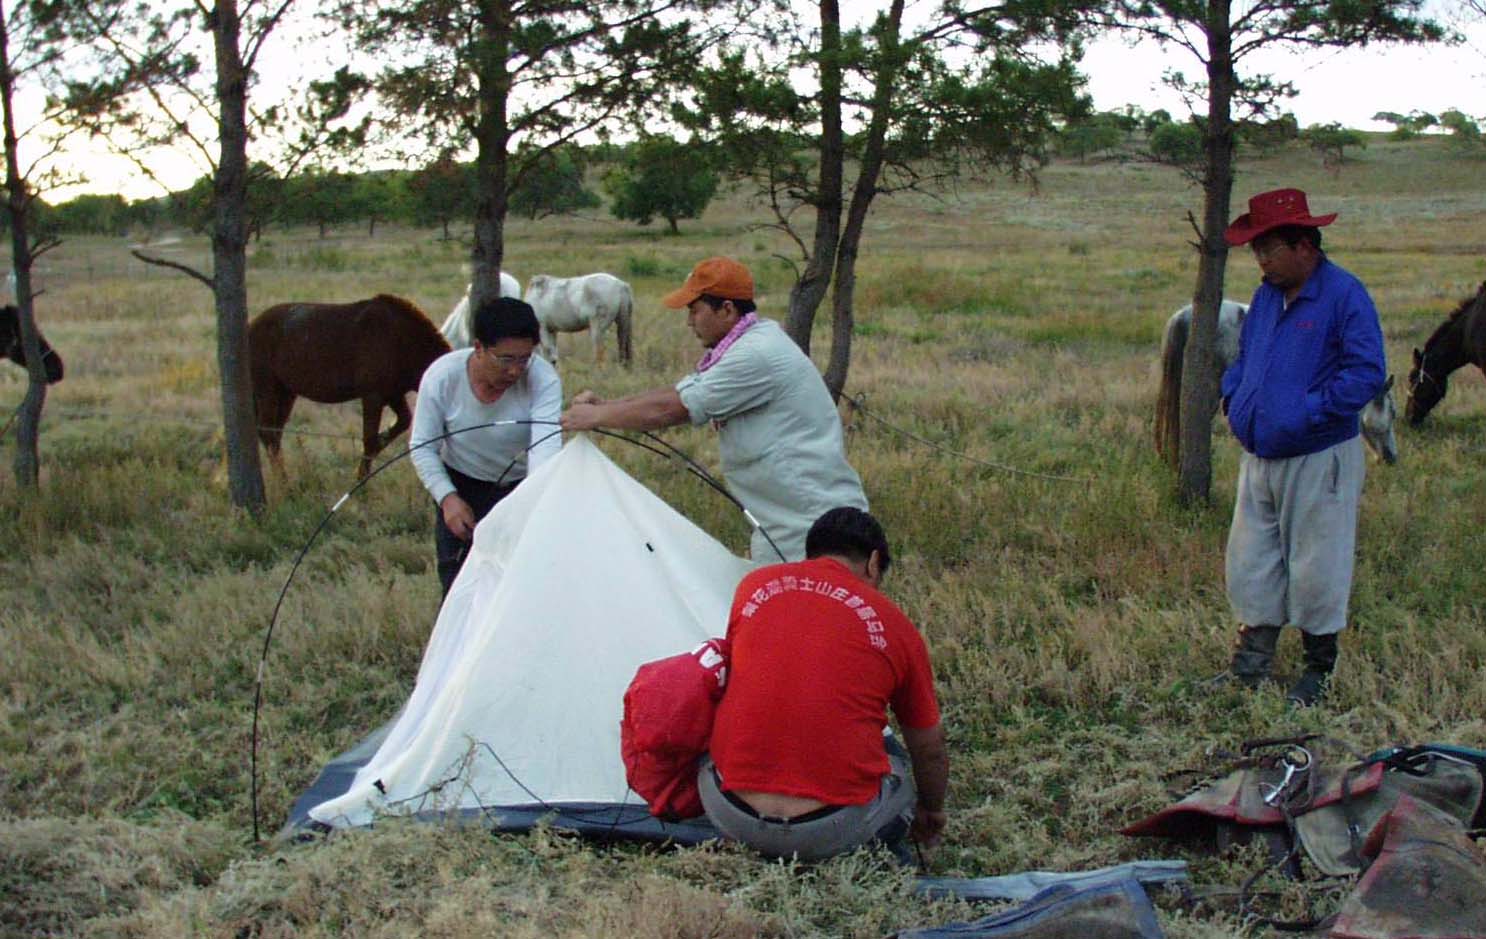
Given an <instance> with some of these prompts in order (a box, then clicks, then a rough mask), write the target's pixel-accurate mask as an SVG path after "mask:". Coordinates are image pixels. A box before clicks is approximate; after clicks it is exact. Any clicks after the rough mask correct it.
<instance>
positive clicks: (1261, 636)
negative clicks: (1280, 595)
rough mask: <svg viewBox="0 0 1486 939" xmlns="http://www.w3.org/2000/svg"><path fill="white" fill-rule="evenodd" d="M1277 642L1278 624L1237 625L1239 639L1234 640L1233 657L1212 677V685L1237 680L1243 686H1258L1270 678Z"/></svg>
mask: <svg viewBox="0 0 1486 939" xmlns="http://www.w3.org/2000/svg"><path fill="white" fill-rule="evenodd" d="M1279 642H1280V627H1278V626H1239V628H1238V641H1237V642H1235V643H1234V644H1233V661H1232V662H1231V663H1230V664H1229V666H1228V671H1226V672H1224V673H1223V674H1221V675H1218V676H1217V677H1216V678H1214V679H1213V681H1212V684H1213V685H1214V686H1219V687H1220V686H1223V685H1229V684H1233V683H1234V682H1237V683H1238V684H1240V685H1243V686H1244V687H1245V688H1258V687H1259V686H1260V685H1262V684H1264V683H1265V682H1266V681H1268V680H1269V673H1270V669H1271V668H1272V667H1273V666H1274V650H1275V647H1276V646H1277V645H1279Z"/></svg>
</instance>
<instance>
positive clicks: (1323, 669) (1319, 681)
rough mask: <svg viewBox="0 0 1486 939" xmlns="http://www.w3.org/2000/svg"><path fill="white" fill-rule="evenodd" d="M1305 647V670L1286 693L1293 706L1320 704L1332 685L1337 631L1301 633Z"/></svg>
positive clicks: (1302, 706)
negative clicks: (1319, 634)
mask: <svg viewBox="0 0 1486 939" xmlns="http://www.w3.org/2000/svg"><path fill="white" fill-rule="evenodd" d="M1300 640H1301V643H1302V644H1303V645H1304V647H1305V671H1304V672H1302V673H1301V675H1300V678H1299V679H1298V680H1297V681H1296V682H1295V686H1294V687H1292V688H1291V689H1290V693H1289V694H1287V695H1285V700H1286V702H1288V703H1289V704H1290V706H1291V707H1297V708H1308V707H1313V706H1315V705H1316V704H1319V703H1320V701H1321V699H1322V698H1324V697H1326V691H1327V689H1328V688H1329V687H1330V686H1331V672H1332V670H1333V669H1335V668H1336V654H1337V647H1336V633H1329V634H1327V635H1325V636H1312V635H1311V634H1310V633H1301V634H1300Z"/></svg>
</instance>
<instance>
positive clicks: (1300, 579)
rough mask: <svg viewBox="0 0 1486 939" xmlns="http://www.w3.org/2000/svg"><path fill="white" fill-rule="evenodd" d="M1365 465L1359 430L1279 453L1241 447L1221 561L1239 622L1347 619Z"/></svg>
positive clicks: (1335, 627)
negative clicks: (1319, 446)
mask: <svg viewBox="0 0 1486 939" xmlns="http://www.w3.org/2000/svg"><path fill="white" fill-rule="evenodd" d="M1364 470H1365V464H1364V457H1363V450H1362V439H1361V438H1360V437H1353V438H1352V439H1351V440H1346V441H1343V442H1342V443H1339V444H1336V445H1335V446H1332V447H1328V448H1327V449H1325V450H1322V451H1320V452H1318V453H1307V454H1306V455H1304V456H1296V457H1289V458H1287V459H1282V460H1266V459H1264V458H1262V457H1257V456H1254V455H1253V454H1252V453H1244V455H1243V461H1242V462H1241V463H1240V464H1239V470H1238V496H1237V498H1236V499H1235V500H1234V504H1233V526H1232V527H1231V528H1230V529H1229V531H1228V554H1227V558H1226V561H1225V568H1226V574H1227V582H1228V602H1229V603H1230V604H1232V606H1233V614H1234V615H1235V616H1236V617H1238V621H1239V622H1241V623H1243V624H1244V625H1246V626H1284V625H1287V624H1293V625H1295V626H1298V627H1299V628H1300V629H1301V630H1303V631H1304V632H1307V633H1310V634H1311V635H1313V636H1322V635H1327V634H1330V633H1337V632H1340V631H1341V630H1342V628H1343V627H1345V626H1346V625H1347V600H1348V597H1349V596H1350V595H1351V592H1352V563H1353V559H1354V558H1353V556H1354V555H1355V554H1356V547H1357V503H1358V501H1359V500H1360V499H1361V496H1362V477H1363V473H1364Z"/></svg>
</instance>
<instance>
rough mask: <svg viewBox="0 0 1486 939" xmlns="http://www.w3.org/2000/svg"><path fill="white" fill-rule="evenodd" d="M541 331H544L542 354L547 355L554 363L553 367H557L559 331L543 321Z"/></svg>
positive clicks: (549, 360)
mask: <svg viewBox="0 0 1486 939" xmlns="http://www.w3.org/2000/svg"><path fill="white" fill-rule="evenodd" d="M541 333H542V354H543V355H545V356H546V357H547V361H548V362H551V363H552V367H553V368H556V367H557V331H556V330H554V329H553V328H552V327H551V326H548V325H547V324H546V323H542V324H541Z"/></svg>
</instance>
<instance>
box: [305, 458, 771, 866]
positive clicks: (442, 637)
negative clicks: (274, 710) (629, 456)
mask: <svg viewBox="0 0 1486 939" xmlns="http://www.w3.org/2000/svg"><path fill="white" fill-rule="evenodd" d="M750 569H751V565H750V563H749V562H748V561H745V560H743V559H742V558H739V557H737V556H735V555H733V554H732V553H730V552H729V551H728V550H727V549H726V548H724V547H723V546H722V545H721V544H719V543H718V542H717V541H716V540H714V539H713V538H712V537H711V536H710V535H708V534H707V533H706V532H704V531H702V530H701V529H700V528H698V527H696V526H695V525H694V524H692V523H691V522H690V521H688V520H687V519H686V518H685V517H683V516H682V515H680V514H679V513H677V512H676V511H675V510H674V509H672V508H671V507H670V506H668V505H667V504H666V503H665V502H663V501H662V500H661V499H660V498H658V497H657V496H656V495H655V494H653V493H652V492H650V491H649V490H648V489H646V488H645V487H644V486H642V485H641V484H640V483H638V482H636V481H635V480H634V479H633V478H631V477H630V476H629V475H627V474H626V473H625V472H624V471H623V470H621V469H620V468H619V467H618V466H616V465H615V464H614V463H613V462H611V461H610V460H609V459H608V458H607V457H605V456H604V455H603V453H602V452H600V451H599V449H598V448H597V447H596V446H594V444H593V443H592V442H591V441H590V440H589V439H588V438H587V437H586V436H581V435H580V436H577V437H575V438H574V439H572V440H571V441H570V442H569V443H568V444H567V445H566V446H565V447H564V448H563V450H562V452H561V453H559V454H558V455H557V456H556V457H554V458H553V459H551V460H549V461H548V462H547V463H546V464H544V465H543V466H542V467H541V468H540V469H539V470H538V471H537V472H535V473H533V474H532V475H531V476H530V477H528V478H527V480H526V481H525V482H523V483H522V484H521V485H520V486H518V487H517V488H516V490H515V492H513V493H512V494H511V495H510V496H508V497H507V498H506V499H505V500H504V501H502V502H501V503H500V504H499V505H497V506H496V507H495V509H494V510H493V511H492V512H491V513H490V515H488V516H487V517H486V518H485V520H484V521H482V522H481V523H480V525H479V526H478V527H477V528H476V530H475V535H474V540H473V543H472V546H471V549H470V553H469V556H468V558H467V559H466V561H465V564H464V567H463V569H462V570H461V571H460V573H459V576H458V578H457V579H456V580H455V581H454V584H453V586H452V587H451V588H450V591H449V595H448V597H446V598H445V601H444V605H443V608H442V609H441V610H440V612H439V617H438V621H437V623H436V624H435V626H434V630H433V634H432V636H431V637H430V638H429V642H428V648H427V650H426V651H425V653H424V656H423V663H422V665H421V666H420V668H419V670H418V678H417V682H416V684H415V686H414V689H413V693H412V695H411V696H410V697H409V698H408V701H407V703H406V704H405V705H404V706H403V709H402V711H401V713H400V714H399V715H398V716H397V717H396V718H394V720H393V722H392V724H391V726H390V727H387V728H384V731H385V734H384V737H383V739H382V740H381V742H380V744H377V745H375V752H373V753H370V755H369V756H368V755H367V751H368V750H370V749H371V747H372V745H373V742H372V741H371V740H370V739H369V741H364V742H363V744H362V745H361V746H359V747H358V750H359V751H360V752H359V753H358V752H357V751H352V753H350V754H347V755H345V756H343V757H341V758H337V760H335V761H332V763H331V764H330V766H328V767H327V769H326V771H325V773H322V775H321V778H320V779H319V780H317V781H316V783H315V784H314V785H313V786H312V787H311V790H310V793H307V794H306V796H304V797H302V798H301V800H300V803H299V805H297V806H296V811H295V817H294V818H291V825H293V824H299V825H305V824H317V825H320V826H329V827H350V826H362V825H367V824H370V823H371V822H372V821H373V819H375V818H377V817H379V816H387V815H412V816H418V817H430V816H446V815H450V814H454V815H461V816H465V817H473V816H479V817H480V818H481V819H483V820H484V822H485V823H486V824H490V825H492V826H494V827H498V828H511V827H517V828H519V827H529V826H530V824H532V823H534V822H535V821H536V820H537V819H539V818H542V817H543V816H553V815H554V814H555V815H556V816H557V819H556V823H558V824H567V823H569V822H572V823H573V825H572V826H571V827H578V828H580V829H583V828H585V827H587V828H597V829H598V830H600V831H603V830H607V831H610V832H612V833H614V834H618V835H634V836H638V837H673V836H680V838H679V840H684V841H695V840H700V838H702V837H705V836H707V835H709V834H711V832H710V829H707V828H706V827H705V826H701V827H699V826H696V825H681V826H677V825H665V824H663V823H661V822H659V821H658V820H653V819H649V817H648V812H647V811H646V808H645V803H644V800H643V799H641V798H640V797H639V796H637V795H635V794H634V793H633V792H631V791H630V789H629V786H628V785H627V784H626V781H625V773H624V764H623V762H622V760H621V759H620V741H619V724H620V716H621V710H622V702H623V698H624V692H625V688H626V686H627V685H628V683H629V681H630V679H631V678H632V677H633V676H634V674H635V671H636V669H638V668H639V666H640V665H641V664H643V663H645V662H649V661H652V660H654V659H658V658H662V657H664V656H669V655H674V654H676V653H678V652H680V651H683V650H686V649H689V648H693V647H695V646H697V645H698V644H699V643H701V642H703V641H705V640H706V639H708V638H709V637H710V636H712V635H714V634H716V633H718V632H720V631H721V630H722V629H723V628H724V627H725V626H726V623H727V613H728V607H729V604H730V603H731V600H732V593H733V589H734V587H736V585H737V583H738V581H739V580H741V579H742V577H743V575H744V573H746V572H747V571H748V570H750ZM379 733H381V732H379ZM374 737H375V735H374ZM353 768H354V770H355V772H354V774H353V773H352V772H351V770H352V769H353ZM322 796H323V798H322ZM311 799H314V800H316V801H313V802H311Z"/></svg>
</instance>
